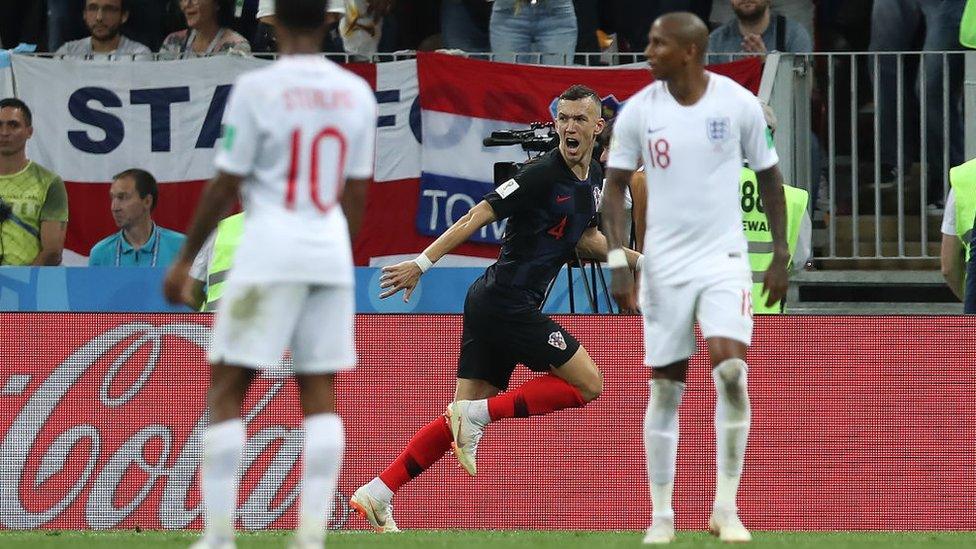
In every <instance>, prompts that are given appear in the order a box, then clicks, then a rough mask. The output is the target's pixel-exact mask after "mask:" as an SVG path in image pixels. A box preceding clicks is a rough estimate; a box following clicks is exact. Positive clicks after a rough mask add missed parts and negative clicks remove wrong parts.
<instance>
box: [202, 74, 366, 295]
mask: <svg viewBox="0 0 976 549" xmlns="http://www.w3.org/2000/svg"><path fill="white" fill-rule="evenodd" d="M375 132H376V100H375V98H374V96H373V92H372V90H371V89H370V88H369V86H368V85H367V84H366V82H365V81H364V80H363V79H362V78H360V77H358V76H356V75H355V74H353V73H351V72H349V71H347V70H345V69H343V68H341V67H339V66H338V65H336V64H335V63H333V62H331V61H328V60H326V59H324V58H322V57H319V56H311V55H309V56H288V57H284V58H282V59H281V60H279V61H277V62H275V63H272V64H271V65H269V66H268V67H266V68H263V69H259V70H256V71H253V72H249V73H247V74H244V75H242V76H241V77H240V78H238V80H237V82H236V84H235V85H234V89H233V91H232V92H231V95H230V98H229V99H228V102H227V108H226V113H225V116H224V135H223V140H222V142H221V144H220V145H219V150H218V153H217V158H216V166H217V169H219V170H220V171H222V172H225V173H229V174H233V175H238V176H241V177H243V178H244V183H243V188H242V195H243V196H242V198H243V204H244V220H245V221H244V234H243V235H242V237H241V243H240V245H239V247H238V249H237V251H236V254H235V257H234V265H233V268H232V270H231V275H230V276H231V279H232V280H235V281H239V282H249V283H254V282H279V281H281V282H307V283H318V284H327V285H340V286H349V285H352V283H353V267H352V250H351V246H350V243H349V232H348V228H347V225H346V218H345V215H344V214H343V212H342V206H341V204H340V203H339V200H340V198H341V196H342V189H343V186H344V183H345V180H346V178H356V179H365V178H369V177H371V176H372V173H373V151H374V146H375Z"/></svg>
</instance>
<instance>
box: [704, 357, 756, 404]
mask: <svg viewBox="0 0 976 549" xmlns="http://www.w3.org/2000/svg"><path fill="white" fill-rule="evenodd" d="M748 372H749V367H748V366H747V365H746V362H745V361H744V360H742V359H739V358H731V359H728V360H724V361H722V362H721V363H719V365H718V366H716V367H715V369H714V370H712V378H713V379H714V381H715V389H716V391H718V394H719V397H724V398H726V399H727V400H728V401H729V402H730V403H731V404H733V405H739V406H742V405H747V404H748V398H749V395H748V384H747V381H746V379H747V377H746V376H747V374H748Z"/></svg>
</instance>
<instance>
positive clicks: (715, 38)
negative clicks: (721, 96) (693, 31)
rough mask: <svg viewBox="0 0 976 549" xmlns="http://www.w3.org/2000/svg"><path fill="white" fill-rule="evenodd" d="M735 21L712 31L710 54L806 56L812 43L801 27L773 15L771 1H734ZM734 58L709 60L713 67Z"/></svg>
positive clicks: (709, 43)
mask: <svg viewBox="0 0 976 549" xmlns="http://www.w3.org/2000/svg"><path fill="white" fill-rule="evenodd" d="M731 4H732V11H733V12H735V19H733V20H731V21H729V22H728V23H726V24H724V25H722V26H721V27H719V28H717V29H715V30H714V31H712V33H711V35H709V37H708V52H709V53H712V54H714V53H729V54H742V53H755V54H764V53H767V52H772V51H778V52H783V53H807V52H812V51H813V41H812V40H811V39H810V35H809V34H808V33H807V31H806V29H804V28H803V26H802V25H800V24H799V23H796V22H795V21H791V20H789V19H787V18H786V17H784V16H782V15H776V14H774V13H773V11H772V9H771V7H770V5H771V4H772V0H731ZM734 58H735V56H733V55H727V56H715V55H712V56H710V57H709V62H710V63H726V62H728V61H731V60H732V59H734Z"/></svg>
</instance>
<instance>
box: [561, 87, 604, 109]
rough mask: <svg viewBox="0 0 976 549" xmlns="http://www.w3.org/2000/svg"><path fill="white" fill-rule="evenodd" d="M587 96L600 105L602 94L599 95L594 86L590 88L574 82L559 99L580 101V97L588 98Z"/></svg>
mask: <svg viewBox="0 0 976 549" xmlns="http://www.w3.org/2000/svg"><path fill="white" fill-rule="evenodd" d="M587 97H589V98H590V99H592V100H593V102H594V103H596V104H597V106H599V105H600V96H599V95H597V93H596V92H595V91H593V89H592V88H588V87H586V86H584V85H583V84H573V85H572V86H570V87H569V88H567V89H566V91H564V92H563V93H561V94H560V95H559V99H560V100H561V101H562V100H565V101H579V100H580V99H586V98H587Z"/></svg>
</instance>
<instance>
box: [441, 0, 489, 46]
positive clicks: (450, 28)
mask: <svg viewBox="0 0 976 549" xmlns="http://www.w3.org/2000/svg"><path fill="white" fill-rule="evenodd" d="M491 10H492V5H491V4H489V3H488V2H486V1H485V0H442V1H441V41H442V42H443V46H444V47H445V48H447V49H451V50H462V51H466V52H475V53H481V52H487V51H491V40H490V38H489V37H488V28H489V21H490V20H491Z"/></svg>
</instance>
